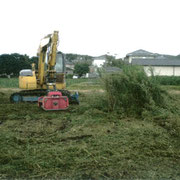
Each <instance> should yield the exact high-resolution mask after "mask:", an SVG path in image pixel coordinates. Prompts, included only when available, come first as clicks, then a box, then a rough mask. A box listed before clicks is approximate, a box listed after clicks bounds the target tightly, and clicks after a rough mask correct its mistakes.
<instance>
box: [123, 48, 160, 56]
mask: <svg viewBox="0 0 180 180" xmlns="http://www.w3.org/2000/svg"><path fill="white" fill-rule="evenodd" d="M128 56H140V57H143V56H150V57H154V56H157V54H156V53H152V52H149V51H146V50H143V49H139V50H136V51H133V52H131V53H128V54H126V57H128Z"/></svg>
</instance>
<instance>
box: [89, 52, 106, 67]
mask: <svg viewBox="0 0 180 180" xmlns="http://www.w3.org/2000/svg"><path fill="white" fill-rule="evenodd" d="M105 62H106V55H102V56H98V57H94V58H93V62H92V65H93V66H96V67H98V68H100V67H102V66H103V65H104V63H105Z"/></svg>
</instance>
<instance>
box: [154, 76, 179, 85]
mask: <svg viewBox="0 0 180 180" xmlns="http://www.w3.org/2000/svg"><path fill="white" fill-rule="evenodd" d="M153 78H155V79H156V81H158V83H159V84H161V85H180V76H154V77H153Z"/></svg>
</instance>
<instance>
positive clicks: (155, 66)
mask: <svg viewBox="0 0 180 180" xmlns="http://www.w3.org/2000/svg"><path fill="white" fill-rule="evenodd" d="M125 61H126V62H128V63H129V64H132V65H140V66H143V67H144V70H145V72H146V73H147V75H148V76H150V75H152V73H153V74H154V75H155V76H180V59H179V58H177V57H176V56H170V55H162V54H157V53H151V52H148V51H145V50H142V49H140V50H137V51H134V52H132V53H128V54H127V55H126V57H125Z"/></svg>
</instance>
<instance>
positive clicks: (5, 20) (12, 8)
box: [0, 0, 180, 57]
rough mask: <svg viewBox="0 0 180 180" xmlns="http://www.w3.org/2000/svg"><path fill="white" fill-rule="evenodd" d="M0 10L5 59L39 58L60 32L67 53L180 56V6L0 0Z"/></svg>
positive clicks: (158, 1) (142, 0)
mask: <svg viewBox="0 0 180 180" xmlns="http://www.w3.org/2000/svg"><path fill="white" fill-rule="evenodd" d="M0 7H1V11H0V23H1V27H0V54H3V53H15V52H17V53H21V54H27V55H29V56H34V55H36V52H37V49H38V46H39V43H40V39H41V38H43V37H44V36H45V35H47V34H49V33H52V32H53V31H54V30H58V31H59V35H60V43H59V47H58V50H60V51H62V52H64V53H78V54H88V55H92V56H98V55H102V54H105V53H107V52H110V54H118V55H119V56H120V57H123V56H125V55H126V54H127V53H129V52H132V51H135V50H137V49H144V50H147V51H151V52H155V53H164V54H172V55H178V54H180V22H179V18H180V10H179V8H180V0H0Z"/></svg>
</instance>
